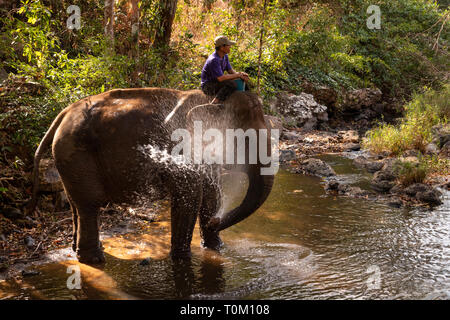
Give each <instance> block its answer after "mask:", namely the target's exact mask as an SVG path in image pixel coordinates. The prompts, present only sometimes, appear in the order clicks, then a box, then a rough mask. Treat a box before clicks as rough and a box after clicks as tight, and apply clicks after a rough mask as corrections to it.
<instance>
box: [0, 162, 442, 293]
mask: <svg viewBox="0 0 450 320" xmlns="http://www.w3.org/2000/svg"><path fill="white" fill-rule="evenodd" d="M322 159H323V160H325V161H327V162H328V163H329V164H330V165H331V166H332V167H333V168H334V169H335V171H336V173H337V174H338V178H339V179H340V180H341V181H346V182H348V183H353V184H355V185H358V186H360V187H367V181H368V175H367V174H365V173H364V172H362V171H360V170H359V169H357V168H355V167H353V166H352V164H351V160H349V159H346V158H343V157H338V156H333V155H328V156H323V157H322ZM322 183H323V181H322V180H321V179H320V178H316V177H309V176H304V175H299V174H292V173H289V172H287V171H285V170H280V171H279V173H278V175H277V176H276V179H275V184H274V188H273V190H272V193H271V195H270V197H269V198H268V200H267V201H266V203H265V204H264V205H263V206H262V207H261V208H260V209H259V210H258V211H257V212H256V213H255V214H253V215H252V216H251V217H250V218H248V219H246V220H244V221H243V222H241V223H239V224H237V225H235V226H233V227H232V228H229V229H227V230H225V231H224V232H222V238H223V240H224V242H225V244H226V247H225V248H224V249H223V250H222V252H221V253H220V254H217V253H214V252H211V251H209V250H203V249H201V248H200V246H199V243H200V238H199V236H198V230H197V229H196V230H195V232H194V239H193V242H192V249H193V258H192V260H191V262H190V263H187V262H185V263H180V264H174V263H173V262H172V261H171V259H169V258H168V252H169V250H170V223H169V221H168V219H169V214H168V210H164V212H163V213H162V214H161V217H160V219H159V221H158V222H156V223H152V224H150V225H149V227H148V228H145V229H144V230H141V231H139V232H135V233H132V234H125V235H120V236H114V237H107V238H105V239H104V240H103V245H104V247H105V253H106V259H107V262H106V264H105V265H104V266H103V267H101V268H94V267H90V266H87V265H83V264H78V263H77V261H76V260H74V257H73V253H71V251H70V250H69V249H67V250H65V251H62V252H61V251H60V252H58V253H55V256H56V257H57V258H56V260H58V261H56V262H52V263H48V264H45V265H41V266H38V267H35V268H34V269H35V270H38V271H39V272H40V274H39V275H36V276H32V277H23V278H22V277H19V278H17V279H15V280H9V281H4V282H0V298H7V299H177V298H187V299H450V263H449V262H450V212H449V211H450V192H444V204H443V205H441V206H439V207H437V208H434V209H432V210H430V209H426V208H416V209H405V208H400V209H398V208H392V207H390V206H388V205H387V204H386V203H384V202H381V201H373V200H366V199H352V198H347V197H335V196H330V195H326V194H325V192H324V190H323V186H322V185H321V184H322ZM224 185H225V190H226V194H227V197H226V199H225V203H226V204H227V206H228V207H232V206H233V205H235V204H236V203H239V201H240V199H241V198H242V193H243V191H244V190H245V185H246V179H245V178H244V177H241V176H239V177H236V176H235V175H228V176H226V177H225V179H224ZM62 257H65V258H64V259H62ZM143 259H146V260H145V262H144V263H143V262H142V261H143ZM74 268H75V269H74ZM77 270H79V273H77ZM77 274H80V279H81V283H80V289H77V287H76V284H77V282H76V278H74V277H75V276H76V275H77ZM74 279H75V280H74ZM74 286H75V288H74Z"/></svg>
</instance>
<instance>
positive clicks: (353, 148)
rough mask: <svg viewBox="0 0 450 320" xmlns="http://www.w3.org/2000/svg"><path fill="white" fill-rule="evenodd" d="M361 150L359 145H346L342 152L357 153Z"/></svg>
mask: <svg viewBox="0 0 450 320" xmlns="http://www.w3.org/2000/svg"><path fill="white" fill-rule="evenodd" d="M360 149H361V145H360V144H359V143H347V144H345V145H344V151H346V152H351V151H359V150H360Z"/></svg>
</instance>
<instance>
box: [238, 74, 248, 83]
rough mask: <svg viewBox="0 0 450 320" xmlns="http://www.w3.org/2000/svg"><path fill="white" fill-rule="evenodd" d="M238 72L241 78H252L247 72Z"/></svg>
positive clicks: (246, 79)
mask: <svg viewBox="0 0 450 320" xmlns="http://www.w3.org/2000/svg"><path fill="white" fill-rule="evenodd" d="M238 74H239V78H241V79H242V80H244V81H245V82H248V80H250V78H249V76H248V74H246V73H245V72H239V73H238Z"/></svg>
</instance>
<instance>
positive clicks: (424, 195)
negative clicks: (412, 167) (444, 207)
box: [416, 189, 442, 206]
mask: <svg viewBox="0 0 450 320" xmlns="http://www.w3.org/2000/svg"><path fill="white" fill-rule="evenodd" d="M441 195H442V194H441V193H440V192H439V191H438V190H436V189H431V190H427V191H420V192H417V194H416V198H417V200H419V201H420V202H425V203H428V204H430V205H432V206H437V205H440V204H442V201H441V199H440V197H441Z"/></svg>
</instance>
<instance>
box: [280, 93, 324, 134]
mask: <svg viewBox="0 0 450 320" xmlns="http://www.w3.org/2000/svg"><path fill="white" fill-rule="evenodd" d="M272 105H273V107H274V108H275V110H276V112H277V113H279V114H280V115H282V116H283V122H284V123H286V124H288V125H294V126H298V127H301V128H304V129H305V130H312V129H314V128H315V127H316V126H317V124H318V123H319V122H323V121H328V114H327V107H326V106H324V105H321V104H319V103H317V102H316V100H314V97H313V96H312V95H311V94H307V93H301V94H299V95H293V94H289V93H286V92H280V93H279V94H278V95H277V99H276V100H275V101H273V102H272Z"/></svg>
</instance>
